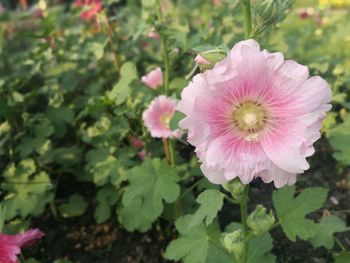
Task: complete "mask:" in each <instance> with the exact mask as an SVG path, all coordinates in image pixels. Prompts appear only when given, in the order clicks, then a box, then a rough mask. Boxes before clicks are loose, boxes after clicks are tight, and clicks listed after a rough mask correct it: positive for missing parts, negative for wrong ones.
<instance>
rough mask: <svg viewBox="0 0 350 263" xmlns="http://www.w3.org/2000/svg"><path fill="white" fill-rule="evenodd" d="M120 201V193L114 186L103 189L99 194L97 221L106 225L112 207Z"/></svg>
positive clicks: (96, 211)
mask: <svg viewBox="0 0 350 263" xmlns="http://www.w3.org/2000/svg"><path fill="white" fill-rule="evenodd" d="M117 200H118V192H117V189H116V188H115V187H114V186H111V185H108V186H105V187H103V188H101V189H100V190H99V191H98V193H97V201H98V204H97V207H96V210H95V219H96V222H97V223H98V224H101V223H104V222H105V221H107V220H108V219H109V218H110V216H111V206H112V205H114V204H115V203H116V202H117Z"/></svg>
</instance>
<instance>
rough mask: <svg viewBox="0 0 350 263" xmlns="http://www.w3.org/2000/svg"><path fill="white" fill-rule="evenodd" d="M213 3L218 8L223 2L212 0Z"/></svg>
mask: <svg viewBox="0 0 350 263" xmlns="http://www.w3.org/2000/svg"><path fill="white" fill-rule="evenodd" d="M211 2H212V4H213V5H216V6H218V5H220V4H221V0H211Z"/></svg>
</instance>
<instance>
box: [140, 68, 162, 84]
mask: <svg viewBox="0 0 350 263" xmlns="http://www.w3.org/2000/svg"><path fill="white" fill-rule="evenodd" d="M141 81H142V83H144V84H145V85H146V86H148V87H149V88H151V89H156V88H157V87H159V86H161V85H163V74H162V70H161V68H159V67H158V68H156V69H154V70H152V71H151V72H150V73H148V74H147V75H146V76H143V77H142V78H141Z"/></svg>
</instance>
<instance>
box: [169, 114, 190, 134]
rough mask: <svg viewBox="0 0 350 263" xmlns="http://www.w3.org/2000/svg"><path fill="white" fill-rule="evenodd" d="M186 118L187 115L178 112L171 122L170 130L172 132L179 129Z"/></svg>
mask: <svg viewBox="0 0 350 263" xmlns="http://www.w3.org/2000/svg"><path fill="white" fill-rule="evenodd" d="M185 117H186V115H185V114H183V113H182V112H179V111H176V112H175V114H174V116H173V117H172V118H171V120H170V123H169V128H170V129H171V130H176V129H179V122H180V121H181V120H182V119H183V118H185Z"/></svg>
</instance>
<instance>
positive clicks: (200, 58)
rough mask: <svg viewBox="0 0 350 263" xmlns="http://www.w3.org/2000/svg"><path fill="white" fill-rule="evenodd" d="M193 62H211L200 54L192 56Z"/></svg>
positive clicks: (207, 63)
mask: <svg viewBox="0 0 350 263" xmlns="http://www.w3.org/2000/svg"><path fill="white" fill-rule="evenodd" d="M194 62H196V64H204V65H209V64H211V63H210V61H209V60H207V59H205V58H203V57H202V56H201V55H199V54H198V55H197V56H196V57H195V58H194Z"/></svg>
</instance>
